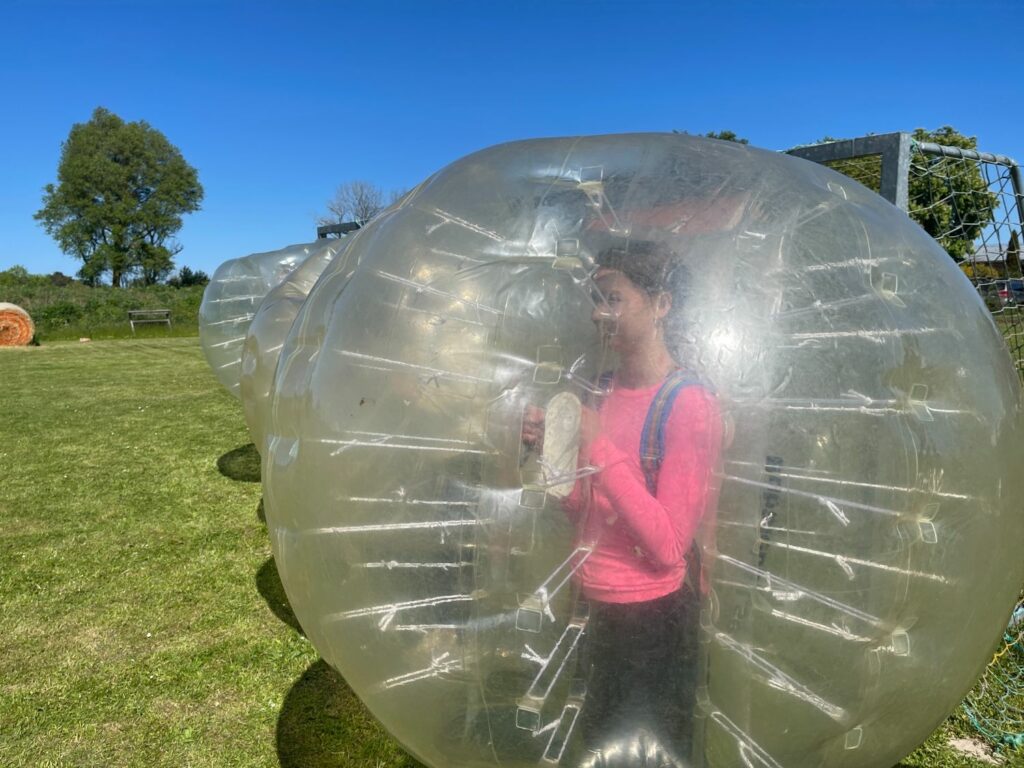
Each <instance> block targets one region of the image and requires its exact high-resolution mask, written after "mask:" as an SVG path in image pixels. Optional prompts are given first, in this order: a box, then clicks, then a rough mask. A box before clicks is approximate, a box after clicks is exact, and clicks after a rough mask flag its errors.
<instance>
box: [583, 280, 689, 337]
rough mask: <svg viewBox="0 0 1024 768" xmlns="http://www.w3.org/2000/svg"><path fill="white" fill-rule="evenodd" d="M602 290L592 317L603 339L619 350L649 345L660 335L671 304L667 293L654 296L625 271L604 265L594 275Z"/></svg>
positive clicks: (597, 297)
mask: <svg viewBox="0 0 1024 768" xmlns="http://www.w3.org/2000/svg"><path fill="white" fill-rule="evenodd" d="M594 282H595V283H597V287H598V289H599V290H600V292H601V293H600V295H599V296H596V297H595V300H596V304H597V306H595V307H594V311H593V313H592V314H591V319H592V320H593V321H594V324H595V325H596V326H597V330H598V333H600V334H601V341H602V342H603V343H605V344H606V345H607V346H608V347H610V348H611V349H613V350H615V351H616V352H619V353H622V352H625V351H628V350H630V349H633V348H636V347H646V346H647V345H648V344H649V343H650V342H651V341H652V340H653V339H655V338H656V337H657V336H658V329H659V327H660V324H661V320H662V318H664V317H665V315H666V314H668V310H669V308H670V307H671V306H672V301H671V298H670V297H669V295H668V294H667V293H658V294H654V295H653V296H652V295H651V294H649V293H647V291H645V290H644V289H643V288H641V287H640V286H638V285H637V284H636V283H634V282H633V281H632V280H630V279H629V278H628V277H626V276H625V275H624V274H622V272H619V271H618V270H615V269H605V268H603V267H602V268H601V269H598V270H597V274H596V275H595V276H594Z"/></svg>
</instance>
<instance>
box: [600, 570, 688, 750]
mask: <svg viewBox="0 0 1024 768" xmlns="http://www.w3.org/2000/svg"><path fill="white" fill-rule="evenodd" d="M699 609H700V606H699V600H698V598H697V597H696V596H695V595H694V593H693V591H692V590H691V589H690V588H689V587H688V586H683V587H681V588H680V589H679V590H678V591H676V592H673V593H672V594H670V595H666V596H665V597H660V598H658V599H656V600H650V601H647V602H642V603H622V604H618V603H601V602H597V601H591V603H590V619H589V621H588V623H587V629H586V634H585V636H584V645H583V673H584V676H585V679H586V683H587V687H586V698H585V699H584V703H583V711H582V712H581V713H580V718H581V721H580V733H581V736H582V739H583V746H584V748H585V749H587V750H601V752H602V753H604V754H605V755H606V756H607V758H606V759H605V760H604V761H603V764H607V765H612V764H616V765H623V766H625V765H673V764H676V765H678V764H683V765H686V764H688V759H689V753H690V742H691V740H692V734H693V704H694V688H695V685H696V680H697V656H698V637H697V632H698V629H699V627H698V621H699V616H698V612H699ZM612 755H617V756H618V757H616V758H614V759H613V758H612Z"/></svg>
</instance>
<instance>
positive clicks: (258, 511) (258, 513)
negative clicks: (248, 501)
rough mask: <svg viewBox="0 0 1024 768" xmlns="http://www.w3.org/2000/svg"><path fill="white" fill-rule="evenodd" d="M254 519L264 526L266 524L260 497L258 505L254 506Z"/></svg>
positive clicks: (265, 511) (264, 511)
mask: <svg viewBox="0 0 1024 768" xmlns="http://www.w3.org/2000/svg"><path fill="white" fill-rule="evenodd" d="M256 517H258V518H259V520H260V522H261V523H263V524H264V525H266V524H267V510H266V509H265V508H264V506H263V497H262V496H260V503H259V504H257V505H256Z"/></svg>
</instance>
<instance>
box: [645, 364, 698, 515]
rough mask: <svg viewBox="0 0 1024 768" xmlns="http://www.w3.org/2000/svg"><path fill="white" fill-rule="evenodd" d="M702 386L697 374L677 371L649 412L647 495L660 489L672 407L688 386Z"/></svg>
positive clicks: (657, 395)
mask: <svg viewBox="0 0 1024 768" xmlns="http://www.w3.org/2000/svg"><path fill="white" fill-rule="evenodd" d="M699 383H700V382H699V381H697V379H696V378H695V377H694V376H693V374H691V373H689V372H688V371H684V370H681V369H677V370H675V371H673V372H672V373H670V374H669V375H668V377H667V378H666V379H665V381H664V382H663V383H662V385H661V387H660V388H659V389H658V392H657V394H655V395H654V400H652V401H651V407H650V408H648V409H647V418H646V419H645V420H644V429H643V432H641V433H640V468H641V469H642V470H643V473H644V480H645V482H646V483H647V492H648V493H650V494H651V496H654V495H655V494H656V492H657V490H658V472H659V471H660V470H661V462H662V460H663V459H664V458H665V425H666V424H667V423H668V419H669V416H671V415H672V406H673V405H675V402H676V397H677V396H678V395H679V393H680V392H681V391H682V390H683V389H684V388H685V387H690V386H696V385H698V384H699Z"/></svg>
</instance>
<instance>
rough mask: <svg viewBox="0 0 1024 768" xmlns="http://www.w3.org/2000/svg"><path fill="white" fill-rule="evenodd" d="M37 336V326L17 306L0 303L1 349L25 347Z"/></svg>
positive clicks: (26, 313)
mask: <svg viewBox="0 0 1024 768" xmlns="http://www.w3.org/2000/svg"><path fill="white" fill-rule="evenodd" d="M35 335H36V324H35V323H33V322H32V318H31V317H29V314H28V312H26V311H25V310H24V309H22V308H21V307H19V306H18V305H17V304H7V303H4V302H0V347H23V346H25V345H26V344H28V343H29V342H30V341H32V337H33V336H35Z"/></svg>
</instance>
